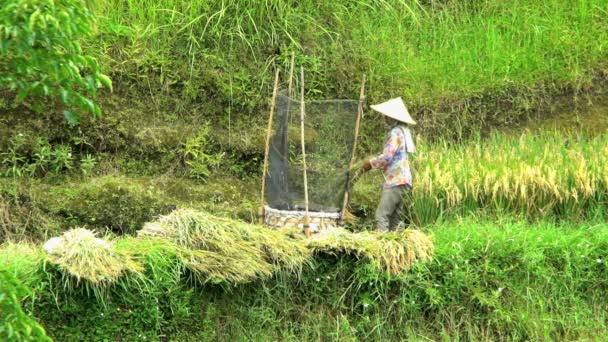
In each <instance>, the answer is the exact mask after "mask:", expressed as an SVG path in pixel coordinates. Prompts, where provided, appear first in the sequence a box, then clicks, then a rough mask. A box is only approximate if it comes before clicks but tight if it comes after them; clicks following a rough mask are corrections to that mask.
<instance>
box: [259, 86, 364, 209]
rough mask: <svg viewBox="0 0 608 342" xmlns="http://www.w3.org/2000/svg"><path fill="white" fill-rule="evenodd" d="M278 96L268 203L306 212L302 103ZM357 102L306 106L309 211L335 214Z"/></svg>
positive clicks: (343, 188) (340, 198) (342, 190)
mask: <svg viewBox="0 0 608 342" xmlns="http://www.w3.org/2000/svg"><path fill="white" fill-rule="evenodd" d="M286 94H287V93H286V92H280V93H279V94H278V95H277V102H276V108H275V116H274V122H273V135H272V137H271V139H270V149H269V152H268V173H267V176H266V198H267V199H268V204H269V206H270V207H272V208H275V209H279V210H304V209H305V203H304V165H303V162H302V148H301V141H300V137H301V131H300V101H297V100H294V99H291V98H289V97H288V96H287V95H286ZM357 108H358V101H353V100H329V101H305V111H306V112H305V118H304V138H305V144H306V146H305V149H306V164H307V166H308V167H307V177H308V200H309V211H320V212H339V211H340V209H341V207H342V201H343V199H344V193H345V191H346V183H347V177H348V166H349V165H348V164H349V161H350V157H351V152H352V146H353V143H354V138H355V124H356V119H357Z"/></svg>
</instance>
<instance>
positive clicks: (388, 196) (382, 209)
mask: <svg viewBox="0 0 608 342" xmlns="http://www.w3.org/2000/svg"><path fill="white" fill-rule="evenodd" d="M398 188H399V187H394V188H388V189H382V196H381V197H380V203H378V208H377V209H376V229H377V230H378V231H380V232H388V230H389V227H390V221H391V215H392V214H393V212H395V208H396V207H397V205H398V204H399V202H400V201H402V200H401V197H402V196H401V191H400V189H398Z"/></svg>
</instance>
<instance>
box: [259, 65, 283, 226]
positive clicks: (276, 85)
mask: <svg viewBox="0 0 608 342" xmlns="http://www.w3.org/2000/svg"><path fill="white" fill-rule="evenodd" d="M278 88H279V69H277V71H276V73H275V76H274V88H273V90H272V102H271V105H270V118H268V130H267V131H266V146H265V150H264V172H262V191H261V192H260V208H259V209H258V222H259V224H264V194H265V192H266V173H268V151H269V149H270V135H271V134H272V120H273V118H274V107H275V105H276V101H277V91H278Z"/></svg>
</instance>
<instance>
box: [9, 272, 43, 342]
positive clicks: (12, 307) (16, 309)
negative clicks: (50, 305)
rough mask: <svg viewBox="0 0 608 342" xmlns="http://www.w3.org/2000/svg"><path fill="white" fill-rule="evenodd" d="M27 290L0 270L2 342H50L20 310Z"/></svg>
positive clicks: (38, 326) (39, 327) (40, 329)
mask: <svg viewBox="0 0 608 342" xmlns="http://www.w3.org/2000/svg"><path fill="white" fill-rule="evenodd" d="M27 292H28V291H27V289H26V288H25V287H24V286H23V285H22V284H21V283H19V281H18V280H17V279H15V277H13V276H12V275H11V274H10V273H9V272H7V271H6V270H0V317H2V319H1V320H0V339H2V340H3V341H51V339H50V338H49V337H48V336H47V335H46V333H45V331H44V329H43V328H42V327H41V326H40V325H39V324H38V322H36V321H35V320H33V319H32V318H30V317H29V316H28V315H27V314H26V313H25V312H23V309H22V308H21V303H20V302H19V300H20V298H21V297H23V296H24V295H25V294H26V293H27Z"/></svg>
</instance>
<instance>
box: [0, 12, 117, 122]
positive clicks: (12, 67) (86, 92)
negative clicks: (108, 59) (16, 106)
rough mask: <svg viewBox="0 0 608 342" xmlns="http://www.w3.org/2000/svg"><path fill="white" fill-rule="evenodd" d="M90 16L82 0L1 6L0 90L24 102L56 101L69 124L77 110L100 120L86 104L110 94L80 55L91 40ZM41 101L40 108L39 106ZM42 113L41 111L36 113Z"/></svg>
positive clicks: (107, 82)
mask: <svg viewBox="0 0 608 342" xmlns="http://www.w3.org/2000/svg"><path fill="white" fill-rule="evenodd" d="M92 22H93V16H92V14H91V12H90V11H89V9H88V8H87V7H86V5H85V3H84V1H81V0H56V1H48V0H5V1H3V2H2V5H1V6H0V55H2V60H1V61H0V89H1V88H4V89H6V90H9V91H13V92H16V94H17V97H16V100H17V102H22V101H24V100H25V99H26V98H27V97H36V98H38V100H39V97H44V98H59V99H60V100H61V102H62V103H63V104H64V105H65V106H66V107H67V108H68V110H66V111H64V116H65V117H66V119H67V120H68V121H69V122H70V123H76V122H78V120H79V113H78V112H77V111H72V109H77V110H79V111H82V112H90V113H92V114H94V115H95V116H96V117H99V116H101V110H100V108H99V107H98V106H97V105H96V104H95V103H94V102H93V101H92V100H91V99H90V98H89V96H95V95H96V93H97V88H99V87H101V86H102V85H103V86H106V87H108V88H110V89H112V82H111V80H110V78H109V77H108V76H106V75H104V74H102V73H101V72H100V69H99V65H98V63H97V61H96V60H95V59H94V58H93V57H91V56H90V55H87V54H85V53H83V52H82V48H81V46H80V41H81V39H82V38H87V37H90V36H91V33H92V30H91V24H92ZM40 104H41V101H39V102H38V106H36V107H40V106H39V105H40ZM38 109H41V108H38Z"/></svg>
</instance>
